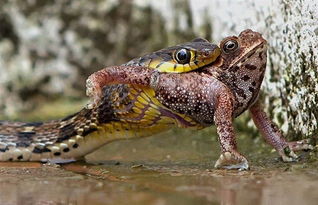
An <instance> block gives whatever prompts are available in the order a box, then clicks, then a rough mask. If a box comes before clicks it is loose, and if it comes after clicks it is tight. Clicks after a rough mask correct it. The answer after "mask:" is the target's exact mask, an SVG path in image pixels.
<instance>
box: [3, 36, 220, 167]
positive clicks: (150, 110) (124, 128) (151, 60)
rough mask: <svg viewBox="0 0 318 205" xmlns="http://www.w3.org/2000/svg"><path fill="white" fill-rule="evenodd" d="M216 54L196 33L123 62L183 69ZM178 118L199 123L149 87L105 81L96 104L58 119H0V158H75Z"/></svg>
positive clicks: (183, 122) (164, 127)
mask: <svg viewBox="0 0 318 205" xmlns="http://www.w3.org/2000/svg"><path fill="white" fill-rule="evenodd" d="M219 55H220V50H219V48H218V47H217V46H215V45H214V44H211V43H209V42H207V41H206V40H204V39H196V40H194V41H192V42H188V43H185V44H181V45H177V46H174V47H170V48H166V49H162V50H159V51H156V52H153V53H151V54H149V55H146V56H143V57H141V58H136V59H133V60H132V61H130V62H128V63H126V64H124V65H125V66H144V67H148V68H151V69H155V70H157V71H158V72H174V73H182V72H189V71H192V70H195V69H198V68H201V67H203V66H205V65H207V64H210V63H212V62H214V61H215V60H216V58H217V57H218V56H219ZM127 77H128V78H129V76H127ZM52 109H53V108H52ZM176 124H177V125H179V126H189V127H192V126H193V127H200V125H199V124H198V123H197V122H195V121H193V120H192V119H191V118H189V117H186V116H185V115H183V114H179V113H177V112H173V111H171V110H170V109H168V108H167V107H165V106H163V105H162V104H161V103H160V102H159V101H158V100H157V99H156V96H155V92H154V90H153V89H151V88H150V87H146V86H140V85H139V86H138V85H130V84H128V85H123V84H118V85H108V86H105V87H104V88H103V97H102V99H101V100H100V103H99V104H96V105H94V106H93V107H92V108H90V109H88V108H83V109H82V110H81V111H79V112H78V113H75V114H73V115H71V116H68V117H66V118H64V119H62V120H55V121H50V122H44V123H42V122H35V123H24V122H8V121H0V161H47V160H61V161H64V160H66V161H67V160H75V159H79V158H81V157H83V156H85V155H86V154H88V153H90V152H93V151H94V150H96V149H97V148H99V147H101V146H102V145H104V144H106V143H109V142H111V141H114V140H119V139H129V138H135V137H146V136H151V135H153V134H156V133H159V132H162V131H164V130H167V129H169V128H171V127H173V126H175V125H176Z"/></svg>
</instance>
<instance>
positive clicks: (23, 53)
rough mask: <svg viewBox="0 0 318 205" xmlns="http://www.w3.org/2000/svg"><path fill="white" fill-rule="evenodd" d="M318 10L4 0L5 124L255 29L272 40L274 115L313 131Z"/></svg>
mask: <svg viewBox="0 0 318 205" xmlns="http://www.w3.org/2000/svg"><path fill="white" fill-rule="evenodd" d="M317 10H318V7H317V2H315V1H311V0H303V1H297V0H279V1H275V0H272V1H265V0H257V1H254V0H246V1H245V0H244V1H243V0H202V1H199V2H198V1H195V0H175V1H168V0H162V1H156V0H134V1H125V0H122V1H119V0H118V1H116V0H93V1H85V0H77V1H66V0H49V1H41V0H26V1H18V0H10V1H9V0H3V1H1V2H0V72H1V75H0V83H1V86H0V116H1V119H18V120H46V119H54V118H58V117H61V116H64V115H66V114H69V113H72V112H74V111H76V110H78V109H80V108H81V107H82V106H83V105H84V104H85V103H86V101H87V98H86V96H85V79H86V78H87V77H88V76H89V75H90V74H91V73H93V72H94V71H97V70H99V69H101V68H103V67H106V66H109V65H120V64H122V63H125V62H127V61H128V60H130V59H132V58H135V57H138V56H142V55H144V54H146V53H149V52H152V51H154V50H158V49H161V48H164V47H167V46H170V45H175V44H177V43H181V42H184V41H188V40H191V39H193V38H195V37H199V36H200V37H204V38H206V39H208V40H211V41H213V42H215V43H218V42H219V41H220V40H221V39H222V38H224V37H226V36H229V35H238V34H239V32H240V31H242V30H244V29H247V28H251V29H254V30H256V31H259V32H261V33H262V34H263V35H264V37H265V38H266V39H267V40H268V41H269V44H270V48H269V59H268V60H269V63H268V69H267V71H268V72H267V76H266V78H265V81H266V82H265V83H264V85H263V90H264V93H265V94H264V95H263V96H265V97H264V102H265V104H266V107H267V109H268V112H269V113H270V114H271V117H272V118H274V119H275V121H276V122H278V123H279V124H280V125H281V126H282V127H283V130H284V131H285V132H286V133H287V134H289V136H303V135H304V136H310V135H313V134H315V133H317V124H318V123H317V118H318V111H317V108H316V107H317V106H316V103H317V102H318V96H317V92H318V85H317V80H318V77H317V65H318V62H317V61H318V60H317V59H318V58H317V55H318V52H317V50H318V48H317V47H318V46H317V44H318V39H317V38H318V37H317V36H318V25H317V22H318V14H317ZM242 121H243V122H244V123H243V126H245V124H246V120H242ZM291 128H292V129H291Z"/></svg>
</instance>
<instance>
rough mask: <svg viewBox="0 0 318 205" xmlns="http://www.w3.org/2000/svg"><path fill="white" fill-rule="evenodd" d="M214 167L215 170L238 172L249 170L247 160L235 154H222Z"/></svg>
mask: <svg viewBox="0 0 318 205" xmlns="http://www.w3.org/2000/svg"><path fill="white" fill-rule="evenodd" d="M214 167H215V168H217V169H238V170H240V171H243V170H248V169H249V165H248V161H247V159H246V158H245V157H244V156H242V155H241V154H239V153H236V152H224V153H222V154H221V155H220V157H219V159H218V160H217V161H216V163H215V165H214Z"/></svg>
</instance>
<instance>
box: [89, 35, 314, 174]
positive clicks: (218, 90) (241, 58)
mask: <svg viewBox="0 0 318 205" xmlns="http://www.w3.org/2000/svg"><path fill="white" fill-rule="evenodd" d="M220 48H221V55H220V56H219V57H218V59H217V60H216V61H215V62H213V63H212V64H210V65H207V66H204V67H203V68H199V69H197V70H194V71H192V72H188V73H181V74H175V73H159V72H157V71H155V70H150V69H148V68H146V67H129V66H128V67H127V66H126V67H123V66H115V67H108V68H105V69H103V70H101V71H98V72H96V73H94V74H92V75H91V76H90V77H89V79H88V82H89V84H90V92H89V93H88V94H89V95H90V96H92V97H93V98H95V96H96V95H95V93H98V92H97V91H96V90H95V91H94V89H91V88H92V87H98V88H102V87H104V86H105V85H108V84H114V83H120V84H134V85H139V86H150V87H151V88H152V89H153V90H154V91H155V97H156V99H158V100H159V102H160V103H162V105H163V106H165V107H166V108H168V109H169V110H171V111H172V112H173V113H179V114H183V115H184V116H187V117H189V118H191V119H192V120H193V121H194V122H196V123H195V124H189V123H186V122H185V121H183V120H177V123H178V124H179V125H180V126H183V127H197V128H202V127H207V126H210V125H212V124H215V125H216V126H217V133H218V136H219V141H220V144H221V152H222V153H221V156H220V157H219V159H218V160H217V162H216V163H215V167H216V168H228V169H240V170H245V169H248V168H249V165H248V161H247V160H246V158H245V157H244V156H243V155H241V154H240V153H239V152H238V151H237V144H236V141H235V133H234V127H233V120H234V118H235V117H238V116H239V115H240V114H241V113H243V112H244V111H246V110H249V111H250V114H251V116H252V119H253V121H254V123H255V125H256V126H257V128H258V129H259V130H260V132H261V134H262V136H263V137H264V138H265V140H266V141H267V142H268V143H269V144H270V145H272V146H273V147H274V148H275V149H276V150H277V152H278V153H279V155H280V156H281V157H282V159H283V161H285V162H290V161H294V160H296V159H297V158H298V157H297V155H296V154H295V153H294V151H299V150H308V149H313V146H312V145H310V144H309V140H302V141H295V142H288V141H286V139H285V138H284V137H283V136H282V134H281V131H280V130H279V129H278V127H277V126H276V125H275V124H274V123H273V122H272V121H271V120H270V119H269V118H268V117H267V115H266V113H265V112H264V111H263V109H262V107H261V105H260V103H259V102H258V94H259V91H260V86H261V84H262V81H263V78H264V74H265V69H266V58H267V56H266V52H267V42H266V40H265V39H264V38H263V37H262V36H261V34H259V33H257V32H254V31H252V30H245V31H243V32H241V33H240V35H239V36H231V37H227V38H225V39H224V40H222V42H221V43H220ZM127 73H128V74H129V77H127V75H126V74H127ZM122 76H124V77H122ZM106 87H107V86H106ZM99 93H100V92H99ZM97 98H99V97H97ZM172 117H174V116H172Z"/></svg>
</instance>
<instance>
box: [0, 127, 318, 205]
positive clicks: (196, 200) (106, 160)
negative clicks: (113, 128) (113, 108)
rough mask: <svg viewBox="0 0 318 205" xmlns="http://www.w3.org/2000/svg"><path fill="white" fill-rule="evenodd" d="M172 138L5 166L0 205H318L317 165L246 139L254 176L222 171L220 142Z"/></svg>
mask: <svg viewBox="0 0 318 205" xmlns="http://www.w3.org/2000/svg"><path fill="white" fill-rule="evenodd" d="M210 133H213V129H208V130H203V131H199V132H195V131H194V132H192V131H190V132H189V131H182V130H181V131H180V130H179V131H170V132H168V133H166V134H163V135H161V136H156V137H150V138H144V139H137V140H130V141H118V142H114V143H111V144H108V145H106V146H105V147H103V148H102V149H100V150H98V151H96V152H95V153H93V154H91V155H89V156H88V157H87V158H86V160H87V162H86V163H83V162H77V163H71V164H65V165H48V164H40V163H1V164H0V167H1V168H0V187H1V192H0V201H1V204H32V205H33V204H78V205H79V204H93V205H94V204H116V205H117V204H155V205H165V204H224V205H225V204H226V205H234V204H235V205H238V204H242V205H249V204H253V205H255V204H264V205H267V204H271V205H272V204H289V205H294V204H295V205H296V204H297V205H298V204H317V201H318V174H317V173H318V171H317V168H316V167H317V163H316V162H315V161H311V160H310V158H311V157H310V154H309V153H303V154H301V158H302V159H301V161H300V162H297V163H290V164H286V163H283V162H281V161H280V160H279V159H278V158H277V155H276V153H275V152H272V150H271V149H270V148H269V147H268V146H266V145H265V144H264V143H262V142H261V141H260V140H258V139H252V138H250V137H245V136H244V135H241V136H240V140H239V147H240V150H241V151H242V153H244V154H245V156H247V157H248V159H249V160H250V164H251V170H249V171H243V172H239V171H226V170H216V169H214V168H213V163H214V162H215V160H216V159H217V157H218V154H219V149H218V143H217V142H216V140H215V138H214V137H211V136H209V135H210Z"/></svg>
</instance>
